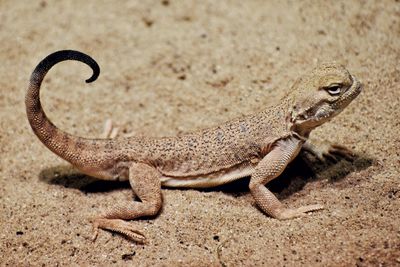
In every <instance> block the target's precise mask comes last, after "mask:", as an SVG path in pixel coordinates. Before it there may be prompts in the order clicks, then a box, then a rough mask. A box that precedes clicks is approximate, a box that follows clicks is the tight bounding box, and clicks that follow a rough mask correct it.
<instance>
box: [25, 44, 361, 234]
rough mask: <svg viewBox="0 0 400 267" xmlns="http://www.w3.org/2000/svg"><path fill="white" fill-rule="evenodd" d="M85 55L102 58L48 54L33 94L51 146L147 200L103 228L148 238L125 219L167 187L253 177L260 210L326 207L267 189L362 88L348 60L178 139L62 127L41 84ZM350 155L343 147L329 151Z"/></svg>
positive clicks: (151, 206) (106, 218) (31, 107)
mask: <svg viewBox="0 0 400 267" xmlns="http://www.w3.org/2000/svg"><path fill="white" fill-rule="evenodd" d="M64 60H77V61H81V62H83V63H85V64H87V65H88V66H90V67H91V68H92V70H93V74H92V77H91V78H89V79H88V80H86V82H93V81H95V80H96V79H97V77H98V75H99V73H100V69H99V66H98V65H97V63H96V61H94V60H93V59H92V58H91V57H89V56H88V55H86V54H83V53H81V52H78V51H72V50H64V51H58V52H55V53H53V54H51V55H49V56H47V57H46V58H45V59H43V60H42V61H41V62H40V63H39V64H38V65H37V67H36V68H35V70H34V71H33V73H32V76H31V78H30V83H29V88H28V91H27V94H26V98H25V104H26V112H27V116H28V120H29V123H30V125H31V127H32V129H33V131H34V133H35V134H36V135H37V137H38V138H39V139H40V140H41V141H42V142H43V144H44V145H45V146H47V147H48V148H49V149H50V150H51V151H53V152H54V153H55V154H57V155H58V156H60V157H61V158H63V159H65V160H66V161H68V162H70V163H71V164H72V165H73V166H75V167H76V168H77V169H79V170H80V171H82V172H83V173H85V174H87V175H90V176H93V177H97V178H99V179H104V180H120V181H121V180H129V183H130V185H131V187H132V190H133V191H134V192H135V194H136V195H137V197H138V198H139V199H140V201H132V202H127V203H123V204H120V205H115V206H114V207H112V209H109V210H108V211H107V212H105V213H104V214H103V215H101V216H98V217H96V218H95V219H93V220H92V223H93V226H94V237H93V239H95V238H96V236H97V233H98V229H99V228H102V229H107V230H111V231H116V232H119V233H122V234H124V235H126V236H127V237H129V238H131V239H132V240H135V241H137V242H144V241H145V236H144V235H143V234H142V233H141V231H139V230H138V229H137V228H136V227H135V226H134V225H132V224H131V223H129V222H127V221H125V220H132V219H136V218H139V217H142V216H153V215H156V214H157V213H158V212H159V210H160V208H161V206H162V202H163V198H162V193H161V186H162V185H163V186H167V187H190V188H206V187H213V186H217V185H221V184H225V183H229V182H231V181H234V180H236V179H240V178H242V177H246V176H251V178H250V183H249V189H250V192H251V194H252V196H253V197H254V199H255V201H256V203H257V205H258V206H259V207H260V209H261V210H262V211H263V212H265V213H266V214H268V215H269V216H271V217H273V218H277V219H290V218H295V217H300V216H304V215H305V214H306V212H310V211H315V210H320V209H323V207H322V206H321V205H318V204H315V205H308V206H303V207H299V208H286V207H284V205H283V204H282V203H281V202H280V201H279V200H278V199H277V198H276V197H275V195H274V194H273V193H271V192H270V191H269V190H268V189H267V188H266V187H265V184H267V183H268V182H269V181H271V180H272V179H274V178H276V177H278V176H279V175H280V174H281V173H282V172H283V170H284V169H285V168H286V166H287V165H288V163H290V162H291V161H292V160H293V159H294V158H295V157H296V156H297V155H298V153H299V151H300V150H301V149H302V148H303V149H306V150H309V151H310V152H312V153H314V154H315V155H317V156H321V153H319V152H318V151H315V149H314V148H313V146H312V145H311V144H309V143H308V142H306V141H307V139H308V137H309V134H310V132H311V130H313V129H314V128H316V127H317V126H320V125H321V124H323V123H324V122H327V121H329V120H330V119H332V118H333V117H334V116H336V115H337V114H339V113H340V112H341V111H342V110H343V109H344V108H345V107H346V106H347V105H348V104H349V103H350V102H351V101H352V100H353V99H354V98H355V97H356V96H357V95H358V94H359V93H360V92H361V89H362V85H361V83H360V82H359V81H358V80H357V79H356V78H355V77H354V76H352V75H351V74H349V72H348V71H347V70H346V69H345V68H344V67H343V66H341V65H339V64H336V63H329V64H323V65H321V66H319V67H317V68H315V69H314V70H312V71H311V72H309V73H307V74H306V75H304V76H302V77H301V78H299V79H298V80H297V81H296V82H295V83H294V85H293V87H292V88H291V90H290V92H289V93H288V94H287V95H286V96H285V97H284V98H283V99H282V100H281V102H280V103H278V104H277V105H275V106H272V107H268V108H267V109H265V110H263V111H261V112H259V113H257V114H254V115H249V116H246V117H243V118H239V119H235V120H232V121H229V122H226V123H224V124H222V125H219V126H216V127H213V128H209V129H205V130H201V131H197V132H194V133H188V134H183V135H179V136H175V137H161V138H150V137H135V136H133V137H130V138H124V139H85V138H82V137H76V136H73V135H70V134H68V133H66V132H63V131H61V130H60V129H58V128H57V127H56V126H55V125H54V124H53V123H52V122H51V121H50V120H49V119H48V118H47V116H46V114H45V113H44V111H43V109H42V106H41V103H40V97H39V90H40V86H41V83H42V81H43V79H44V77H45V75H46V73H47V72H48V71H49V70H50V68H51V67H53V66H54V65H55V64H57V63H59V62H61V61H64ZM335 152H337V153H339V154H346V153H347V152H348V151H347V150H346V149H345V148H343V147H340V146H336V147H332V150H331V151H329V153H335Z"/></svg>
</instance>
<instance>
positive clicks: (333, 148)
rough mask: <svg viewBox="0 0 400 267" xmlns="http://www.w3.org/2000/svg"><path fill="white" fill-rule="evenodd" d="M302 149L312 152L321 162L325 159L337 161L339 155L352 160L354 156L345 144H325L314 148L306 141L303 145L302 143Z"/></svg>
mask: <svg viewBox="0 0 400 267" xmlns="http://www.w3.org/2000/svg"><path fill="white" fill-rule="evenodd" d="M303 149H304V150H305V151H307V152H308V153H310V154H312V155H313V156H314V157H316V158H317V159H318V160H319V161H321V162H325V161H326V160H327V159H328V160H330V161H333V162H337V161H338V159H339V158H340V157H342V158H345V159H346V160H349V161H352V160H354V157H355V155H354V153H353V151H351V150H350V149H348V148H346V147H345V146H342V145H338V144H333V145H325V146H322V147H321V148H316V147H315V146H313V145H312V144H310V143H306V144H305V145H303Z"/></svg>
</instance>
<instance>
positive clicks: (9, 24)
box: [0, 0, 400, 266]
mask: <svg viewBox="0 0 400 267" xmlns="http://www.w3.org/2000/svg"><path fill="white" fill-rule="evenodd" d="M0 42H1V49H0V62H1V64H0V88H1V91H0V117H1V121H0V122H1V128H0V129H1V132H0V151H1V164H0V174H1V175H0V208H1V212H0V257H1V259H0V262H1V265H4V266H28V265H31V266H58V265H62V266H68V265H73V264H76V265H85V266H106V265H110V264H114V265H116V266H121V265H131V266H200V265H201V266H261V265H264V266H355V265H356V266H378V265H381V266H396V265H400V219H399V208H400V185H399V166H400V137H399V130H400V125H399V123H400V119H399V118H400V108H399V104H400V83H399V81H400V67H399V62H400V3H399V2H398V1H330V2H329V3H323V2H322V1H255V0H254V1H175V0H163V1H126V2H122V1H121V2H114V1H41V2H39V1H7V0H1V1H0ZM61 49H75V50H80V51H83V52H85V53H88V54H89V55H91V56H92V57H94V58H95V59H96V60H97V61H98V63H99V64H100V66H101V70H102V73H101V76H100V78H99V79H98V80H97V81H96V82H95V83H93V84H90V85H88V84H85V83H84V79H86V78H88V77H89V75H90V70H89V69H88V68H87V67H86V66H84V65H83V64H81V63H77V62H67V63H62V64H59V65H57V66H56V67H55V68H54V69H52V70H51V71H50V73H49V74H48V76H47V78H46V80H45V82H44V85H43V90H42V101H43V105H44V108H45V110H46V112H47V113H48V115H49V117H50V119H51V120H52V121H53V122H54V123H55V124H56V125H57V126H58V127H60V128H61V129H64V130H66V131H68V132H70V133H73V134H76V135H79V136H84V137H99V136H100V134H101V132H102V128H103V123H104V121H105V120H106V119H107V118H111V119H112V120H113V121H114V122H115V124H116V125H117V126H118V127H120V129H121V130H122V131H123V132H133V133H135V134H137V135H147V136H164V135H175V134H178V133H182V132H188V131H192V130H196V129H200V128H204V127H209V126H213V125H217V124H218V123H221V122H224V121H226V120H229V119H231V118H235V117H238V116H243V115H244V114H251V113H254V112H257V111H259V110H262V109H263V108H265V107H267V106H269V105H273V104H274V103H276V102H277V101H279V99H280V98H281V97H282V96H283V95H284V94H285V93H286V92H288V90H290V86H291V84H292V83H293V82H294V81H295V80H296V79H297V77H299V76H300V75H301V74H302V73H304V72H306V71H308V70H310V69H312V68H313V67H314V66H316V65H317V64H318V63H321V62H326V61H332V60H334V61H337V62H340V63H342V64H344V65H346V66H347V68H348V69H349V70H350V71H351V73H352V74H354V75H355V76H357V77H358V78H359V79H361V80H362V82H363V83H364V86H365V87H364V91H363V92H362V94H361V95H360V96H359V97H358V98H357V99H356V100H355V101H354V102H353V103H351V105H350V106H349V107H348V108H347V109H346V110H345V111H344V112H343V113H342V114H340V115H339V116H338V117H336V118H335V119H334V120H332V121H331V122H330V123H327V124H325V125H323V126H322V127H320V128H319V129H317V130H315V131H314V132H313V133H312V137H311V139H312V140H313V141H315V142H317V143H321V144H325V143H338V144H342V145H344V146H346V147H348V148H350V149H352V150H353V151H354V153H355V155H356V157H355V159H354V160H353V161H347V160H345V159H340V160H339V161H338V162H336V163H335V162H327V163H321V162H318V161H317V160H313V161H311V163H312V164H310V167H308V165H307V164H305V162H304V160H301V159H298V160H295V161H294V162H293V163H292V164H291V166H290V167H289V168H288V170H287V171H285V173H284V174H283V175H282V177H280V178H279V179H277V180H276V181H273V182H271V183H270V184H269V185H268V187H269V188H271V189H272V190H273V191H274V192H275V193H276V194H277V196H278V197H279V198H280V199H281V200H282V201H283V202H284V203H285V205H287V206H288V207H297V206H301V205H306V204H314V203H320V204H323V205H325V207H326V209H325V210H323V211H320V212H315V213H312V214H310V215H309V216H306V217H304V218H299V219H294V220H289V221H278V220H275V219H271V218H269V217H268V216H266V215H264V214H262V213H261V212H260V211H259V210H258V209H257V208H256V206H255V203H254V201H253V200H252V197H251V195H250V194H249V192H248V189H247V183H248V179H244V180H242V181H239V182H237V183H234V184H233V185H229V186H225V187H220V188H215V189H210V190H179V189H175V190H171V189H165V190H163V196H164V207H163V210H162V211H161V213H160V214H159V216H157V217H156V218H146V219H142V220H138V221H135V222H133V223H135V224H136V225H138V226H139V227H141V228H143V229H144V231H145V232H146V235H147V237H148V239H149V244H147V245H139V244H135V243H132V242H129V241H128V240H126V239H125V238H123V237H121V236H119V235H116V234H113V233H110V232H106V231H101V232H100V235H99V237H98V239H97V241H96V242H95V243H93V242H91V240H90V237H91V235H92V229H91V225H90V223H89V222H88V219H89V218H90V217H91V216H94V215H96V214H99V213H100V212H101V211H102V210H104V209H105V208H107V207H110V206H112V205H113V203H118V202H119V201H124V200H129V199H131V198H132V192H131V190H130V188H129V186H128V185H127V184H126V183H122V184H121V183H112V182H102V181H97V180H95V179H93V178H90V177H87V176H84V175H82V174H80V173H79V172H78V171H76V170H74V169H73V168H72V167H71V166H70V165H68V163H66V162H65V161H63V160H61V159H59V158H58V157H57V156H56V155H54V154H53V153H52V152H50V151H49V150H48V149H47V148H45V147H44V146H43V145H42V144H41V143H40V142H39V140H38V139H37V137H36V136H35V135H34V134H33V132H32V131H31V129H30V127H29V125H28V122H27V119H26V114H25V106H24V95H25V91H26V88H27V85H28V79H29V77H30V74H31V71H32V70H33V68H34V67H35V66H36V64H37V63H38V62H39V61H40V60H41V59H42V58H44V57H45V56H46V55H48V54H50V53H52V52H54V51H57V50H61Z"/></svg>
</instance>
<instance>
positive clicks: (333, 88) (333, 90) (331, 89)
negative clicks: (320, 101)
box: [325, 83, 342, 95]
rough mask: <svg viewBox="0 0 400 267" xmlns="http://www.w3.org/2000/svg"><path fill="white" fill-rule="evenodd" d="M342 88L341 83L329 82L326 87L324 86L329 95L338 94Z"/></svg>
mask: <svg viewBox="0 0 400 267" xmlns="http://www.w3.org/2000/svg"><path fill="white" fill-rule="evenodd" d="M341 89H342V85H341V84H337V83H335V84H331V85H329V86H328V87H326V88H325V90H326V91H328V93H329V94H330V95H338V94H340V91H341Z"/></svg>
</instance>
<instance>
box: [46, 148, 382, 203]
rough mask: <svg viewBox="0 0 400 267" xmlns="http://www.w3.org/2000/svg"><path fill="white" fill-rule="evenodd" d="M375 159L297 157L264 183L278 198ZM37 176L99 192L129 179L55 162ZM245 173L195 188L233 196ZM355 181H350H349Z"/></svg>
mask: <svg viewBox="0 0 400 267" xmlns="http://www.w3.org/2000/svg"><path fill="white" fill-rule="evenodd" d="M374 162H375V160H374V159H373V158H371V157H369V156H368V155H361V154H359V155H355V156H354V158H353V160H351V161H349V160H347V159H345V158H344V157H337V161H336V162H332V161H326V162H320V161H318V160H316V159H313V160H311V161H309V160H307V161H306V160H305V159H303V157H300V156H299V157H297V158H296V159H294V160H293V161H292V162H291V163H290V164H289V166H288V167H287V168H286V169H285V170H284V172H283V173H282V174H281V175H280V176H279V177H277V178H276V179H274V180H272V181H271V182H269V183H268V184H267V187H268V189H270V190H271V191H272V192H274V193H276V194H277V196H278V198H280V199H284V198H287V197H289V196H290V195H292V194H294V193H296V192H298V191H300V190H302V189H303V188H304V186H305V185H306V184H307V183H309V182H313V181H318V180H326V181H327V183H337V182H340V181H341V180H343V179H344V178H345V177H346V176H347V175H348V174H350V173H352V172H357V171H361V170H364V169H366V168H368V167H369V166H371V165H372V164H373V163H374ZM39 179H40V180H41V181H44V182H46V183H48V184H54V185H60V186H63V187H65V188H74V189H79V190H80V191H82V192H84V193H103V192H110V191H114V190H121V189H127V188H130V186H129V182H127V181H126V182H120V181H105V180H99V179H96V178H93V177H90V176H87V175H85V174H82V173H80V172H79V171H78V170H76V169H74V168H73V167H72V166H70V165H59V166H56V167H51V168H48V169H44V170H42V171H41V172H40V174H39ZM249 180H250V178H249V177H246V178H243V179H239V180H236V181H233V182H231V183H228V184H224V185H220V186H216V187H212V188H197V189H195V190H199V191H203V192H216V191H222V192H224V193H227V194H231V195H233V196H241V195H245V194H248V193H249V189H248V184H249ZM357 182H359V181H352V184H354V183H357ZM168 189H169V190H193V189H189V188H168Z"/></svg>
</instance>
